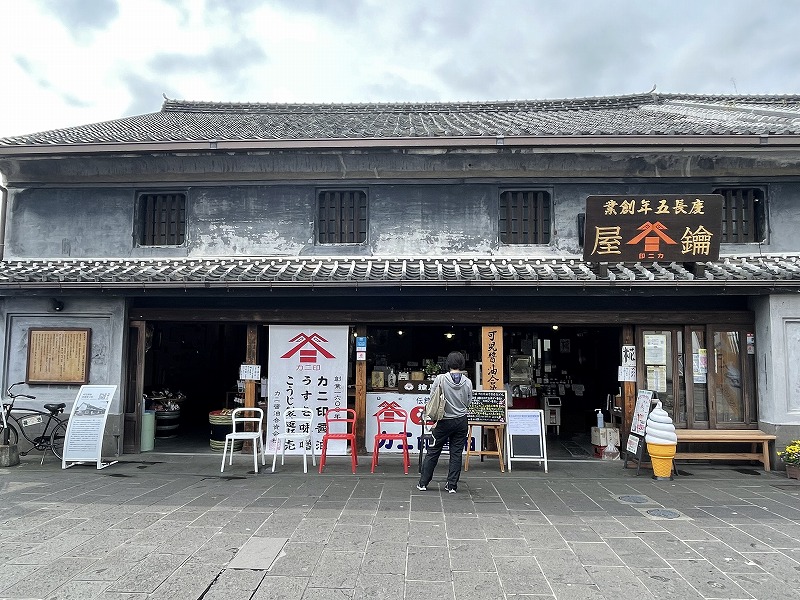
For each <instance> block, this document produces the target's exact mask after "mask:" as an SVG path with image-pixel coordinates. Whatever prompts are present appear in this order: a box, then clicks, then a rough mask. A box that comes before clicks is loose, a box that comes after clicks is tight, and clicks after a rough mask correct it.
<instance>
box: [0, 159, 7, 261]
mask: <svg viewBox="0 0 800 600" xmlns="http://www.w3.org/2000/svg"><path fill="white" fill-rule="evenodd" d="M6 183H7V182H6V178H5V175H3V174H2V173H0V261H2V260H4V259H5V256H6V210H7V209H6V206H7V204H8V188H7V187H6Z"/></svg>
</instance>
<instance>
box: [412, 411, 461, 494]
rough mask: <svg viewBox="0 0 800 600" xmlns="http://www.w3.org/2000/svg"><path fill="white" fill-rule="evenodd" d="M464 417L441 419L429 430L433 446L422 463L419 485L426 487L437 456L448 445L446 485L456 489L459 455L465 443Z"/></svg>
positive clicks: (429, 448) (459, 469) (437, 460)
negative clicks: (448, 456)
mask: <svg viewBox="0 0 800 600" xmlns="http://www.w3.org/2000/svg"><path fill="white" fill-rule="evenodd" d="M468 431H469V425H468V424H467V417H466V415H465V416H463V417H457V418H455V419H442V420H440V421H437V423H436V427H434V428H433V429H432V430H431V434H432V435H433V444H432V445H430V446H428V451H427V453H426V454H425V460H424V461H423V462H422V473H420V476H419V483H420V485H428V484H429V483H430V482H431V479H433V470H434V469H435V468H436V463H438V462H439V455H440V454H441V453H442V448H443V447H444V445H445V444H449V445H450V466H449V468H448V470H447V483H448V485H449V486H450V487H452V488H453V489H456V488H458V478H459V477H460V476H461V461H462V458H461V453H462V452H463V451H464V443H465V442H466V441H467V432H468Z"/></svg>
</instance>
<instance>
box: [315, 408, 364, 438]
mask: <svg viewBox="0 0 800 600" xmlns="http://www.w3.org/2000/svg"><path fill="white" fill-rule="evenodd" d="M331 425H333V429H334V430H335V429H341V428H342V426H343V425H344V426H345V428H346V429H345V431H343V432H342V431H331ZM323 437H326V438H328V439H329V440H350V439H355V437H356V411H354V410H353V409H352V408H329V409H328V410H327V411H326V412H325V433H324V434H323Z"/></svg>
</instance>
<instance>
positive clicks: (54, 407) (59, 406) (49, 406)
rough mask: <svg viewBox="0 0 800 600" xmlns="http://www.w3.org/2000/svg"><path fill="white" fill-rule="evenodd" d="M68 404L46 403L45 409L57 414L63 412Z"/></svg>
mask: <svg viewBox="0 0 800 600" xmlns="http://www.w3.org/2000/svg"><path fill="white" fill-rule="evenodd" d="M66 406H67V405H66V404H64V403H63V402H59V403H58V404H45V405H44V407H45V409H47V410H49V411H50V414H53V415H57V414H58V413H60V412H63V410H64V408H65V407H66Z"/></svg>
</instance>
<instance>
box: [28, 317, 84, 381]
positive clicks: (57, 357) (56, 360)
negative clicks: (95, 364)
mask: <svg viewBox="0 0 800 600" xmlns="http://www.w3.org/2000/svg"><path fill="white" fill-rule="evenodd" d="M91 336H92V330H91V329H86V328H77V327H74V328H69V327H63V328H59V329H51V328H44V327H31V328H30V329H29V330H28V366H27V371H26V374H25V383H27V384H35V383H39V384H45V383H81V384H83V383H88V382H89V356H90V354H89V349H90V347H91Z"/></svg>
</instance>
